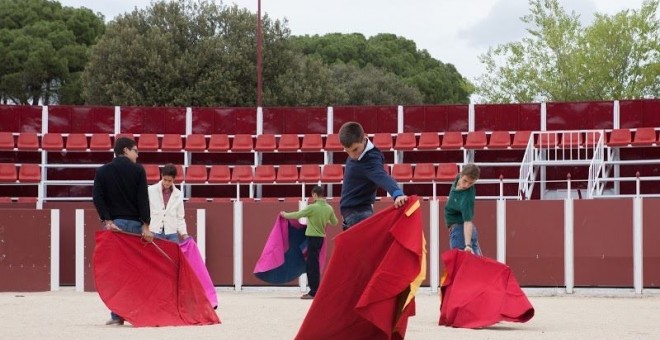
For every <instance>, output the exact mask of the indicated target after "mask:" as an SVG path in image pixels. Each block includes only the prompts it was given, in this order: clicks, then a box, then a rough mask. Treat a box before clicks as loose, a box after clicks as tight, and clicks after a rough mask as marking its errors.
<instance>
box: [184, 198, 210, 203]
mask: <svg viewBox="0 0 660 340" xmlns="http://www.w3.org/2000/svg"><path fill="white" fill-rule="evenodd" d="M207 202H208V198H206V197H190V198H188V203H207Z"/></svg>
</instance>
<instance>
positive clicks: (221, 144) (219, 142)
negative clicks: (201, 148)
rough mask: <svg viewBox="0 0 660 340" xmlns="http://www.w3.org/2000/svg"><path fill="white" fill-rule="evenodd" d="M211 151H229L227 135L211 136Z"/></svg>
mask: <svg viewBox="0 0 660 340" xmlns="http://www.w3.org/2000/svg"><path fill="white" fill-rule="evenodd" d="M250 148H252V147H250ZM209 151H210V152H225V151H229V136H227V135H226V134H213V135H211V139H209Z"/></svg>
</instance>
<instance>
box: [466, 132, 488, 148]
mask: <svg viewBox="0 0 660 340" xmlns="http://www.w3.org/2000/svg"><path fill="white" fill-rule="evenodd" d="M487 144H488V138H487V137H486V131H483V130H482V131H470V132H468V135H467V138H466V139H465V148H466V149H483V148H485V147H486V145H487Z"/></svg>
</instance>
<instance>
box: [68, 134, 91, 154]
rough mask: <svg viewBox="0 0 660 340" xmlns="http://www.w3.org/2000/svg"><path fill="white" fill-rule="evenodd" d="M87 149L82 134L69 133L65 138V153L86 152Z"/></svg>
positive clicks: (84, 137)
mask: <svg viewBox="0 0 660 340" xmlns="http://www.w3.org/2000/svg"><path fill="white" fill-rule="evenodd" d="M88 147H89V145H88V144H87V136H85V134H84V133H70V134H69V136H67V137H66V151H87V148H88Z"/></svg>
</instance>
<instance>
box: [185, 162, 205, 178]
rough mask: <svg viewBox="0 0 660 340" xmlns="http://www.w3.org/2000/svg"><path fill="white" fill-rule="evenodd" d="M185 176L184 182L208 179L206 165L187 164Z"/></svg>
mask: <svg viewBox="0 0 660 340" xmlns="http://www.w3.org/2000/svg"><path fill="white" fill-rule="evenodd" d="M185 178H186V183H205V182H206V180H207V179H208V174H207V172H206V166H205V165H202V164H195V165H190V166H188V169H187V170H186V176H185Z"/></svg>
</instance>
